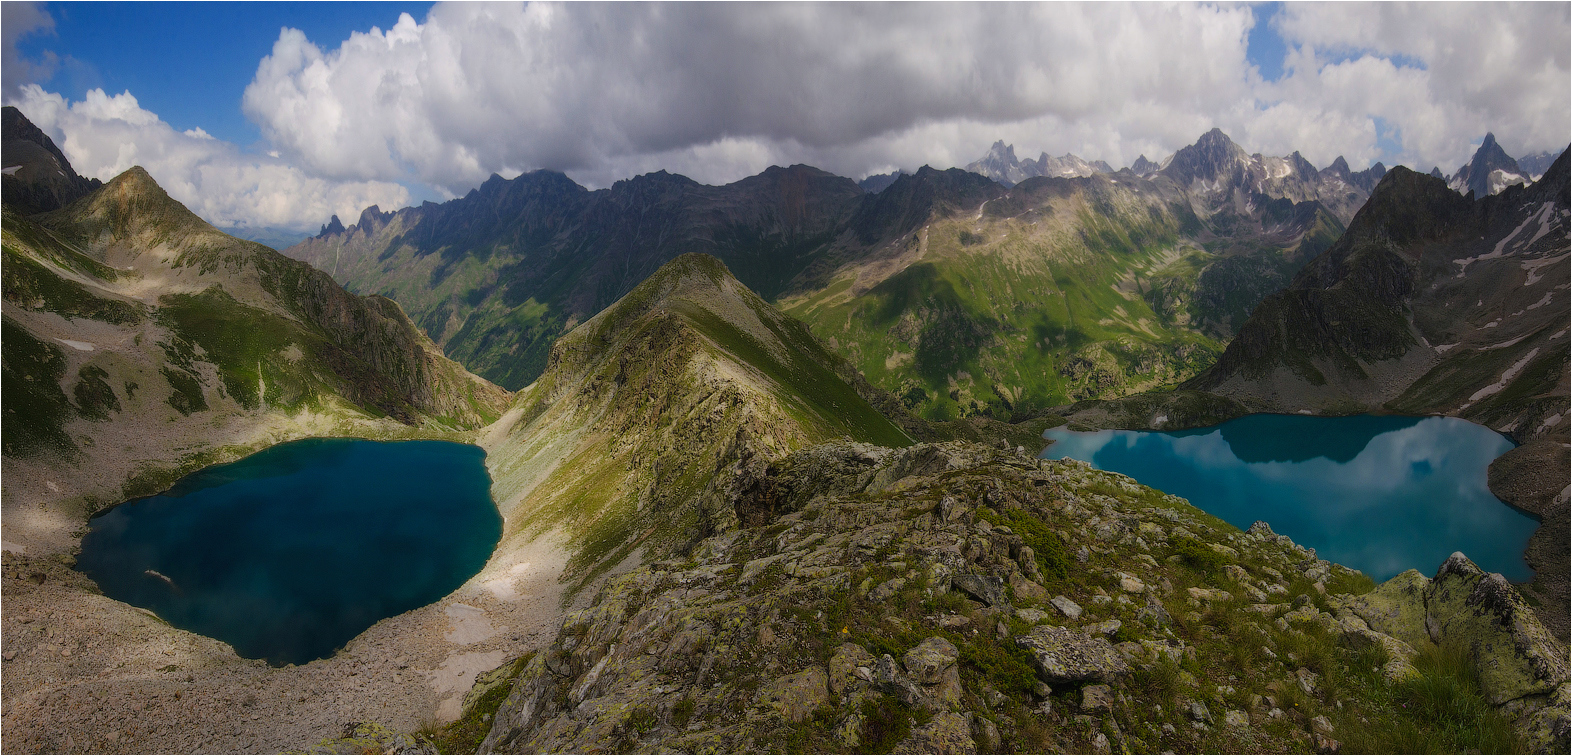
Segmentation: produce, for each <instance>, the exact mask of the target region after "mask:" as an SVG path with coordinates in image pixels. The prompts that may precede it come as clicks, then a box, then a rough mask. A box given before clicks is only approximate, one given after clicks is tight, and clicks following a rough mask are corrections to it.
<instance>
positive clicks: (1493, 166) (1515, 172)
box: [1448, 132, 1529, 199]
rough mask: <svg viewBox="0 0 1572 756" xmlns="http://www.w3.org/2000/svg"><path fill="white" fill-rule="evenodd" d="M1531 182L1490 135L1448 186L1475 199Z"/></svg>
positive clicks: (1494, 137)
mask: <svg viewBox="0 0 1572 756" xmlns="http://www.w3.org/2000/svg"><path fill="white" fill-rule="evenodd" d="M1528 182H1529V176H1528V172H1527V171H1524V170H1523V169H1522V168H1520V167H1518V164H1517V161H1516V160H1513V159H1512V156H1511V155H1508V154H1507V153H1506V150H1503V149H1501V145H1500V144H1498V143H1497V142H1496V135H1495V134H1494V133H1489V132H1487V133H1486V134H1485V139H1484V141H1482V142H1480V143H1479V149H1478V150H1475V151H1474V157H1473V158H1472V159H1471V160H1469V161H1468V164H1467V165H1464V166H1463V167H1462V168H1459V169H1457V173H1456V174H1454V175H1453V176H1452V180H1451V181H1450V182H1449V184H1448V185H1449V186H1451V187H1452V189H1453V190H1455V191H1456V192H1457V193H1459V194H1465V193H1467V192H1473V193H1474V197H1475V198H1476V199H1479V198H1484V197H1488V196H1490V195H1492V194H1497V193H1499V192H1501V190H1503V189H1505V188H1507V187H1508V186H1512V185H1513V184H1526V183H1528Z"/></svg>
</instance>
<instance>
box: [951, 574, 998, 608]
mask: <svg viewBox="0 0 1572 756" xmlns="http://www.w3.org/2000/svg"><path fill="white" fill-rule="evenodd" d="M950 585H951V586H953V587H954V588H955V589H956V590H958V591H961V592H962V593H965V594H966V595H968V596H971V597H972V598H974V599H977V600H978V601H981V602H983V603H984V604H987V605H988V606H1005V605H1006V603H1005V600H1004V580H1003V579H1001V578H996V577H990V576H988V575H956V576H954V577H952V578H950Z"/></svg>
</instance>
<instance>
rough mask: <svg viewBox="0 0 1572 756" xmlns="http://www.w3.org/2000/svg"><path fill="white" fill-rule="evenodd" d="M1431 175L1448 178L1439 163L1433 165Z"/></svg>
mask: <svg viewBox="0 0 1572 756" xmlns="http://www.w3.org/2000/svg"><path fill="white" fill-rule="evenodd" d="M1430 175H1432V176H1435V177H1436V178H1438V179H1441V180H1442V181H1445V180H1446V174H1445V173H1442V172H1441V166H1439V165H1437V166H1432V167H1431V168H1430Z"/></svg>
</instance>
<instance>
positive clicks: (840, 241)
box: [286, 132, 1365, 420]
mask: <svg viewBox="0 0 1572 756" xmlns="http://www.w3.org/2000/svg"><path fill="white" fill-rule="evenodd" d="M1031 162H1032V164H1033V165H1034V166H1038V167H1041V166H1042V165H1044V164H1045V163H1044V161H1031ZM1050 162H1051V161H1050ZM1171 162H1172V163H1173V165H1171V166H1170V167H1169V168H1168V169H1165V171H1164V172H1161V173H1160V174H1158V175H1154V176H1153V177H1152V178H1150V179H1142V178H1138V177H1135V176H1133V175H1131V174H1129V173H1127V172H1126V173H1108V172H1099V171H1098V170H1096V168H1095V166H1093V167H1092V168H1078V169H1077V170H1079V171H1083V172H1084V171H1090V174H1089V175H1086V176H1079V177H1074V178H1063V177H1043V176H1035V177H1029V178H1026V179H1025V180H1023V181H1022V182H1021V183H1020V184H1017V185H1015V186H1014V187H1010V188H1006V187H1004V186H1002V185H1001V184H999V183H998V182H995V181H993V180H991V179H988V178H986V177H983V176H981V175H978V174H975V173H971V172H968V171H963V170H959V169H950V170H947V171H938V170H934V169H931V168H926V167H925V168H923V169H921V170H919V171H917V172H916V173H914V174H904V173H902V174H897V175H894V176H893V177H892V176H888V175H886V176H882V177H871V178H870V180H865V185H866V186H867V188H866V189H865V188H864V187H862V186H858V184H856V183H854V182H852V181H851V180H849V179H845V178H841V177H838V176H834V175H831V174H829V173H825V172H823V171H820V170H817V169H814V168H811V167H808V166H792V167H790V168H771V169H769V170H766V171H765V172H764V173H761V174H760V175H758V176H753V177H750V178H747V179H743V180H742V181H738V182H736V183H733V184H728V185H725V186H718V187H717V186H705V185H702V184H698V183H697V182H694V181H691V180H689V179H687V178H684V177H682V176H676V175H672V174H668V173H665V172H660V173H655V174H649V175H645V176H639V177H637V178H633V179H629V180H626V181H621V182H617V184H615V185H613V186H612V187H610V188H607V189H602V190H597V191H589V190H586V189H584V188H583V187H580V186H578V185H577V184H575V183H573V182H572V181H570V180H569V179H568V178H567V177H566V176H563V175H562V174H560V173H553V172H549V171H537V172H534V173H528V174H524V175H521V176H519V177H518V178H515V179H512V180H504V179H502V178H500V177H493V178H492V179H491V180H489V181H487V182H486V183H485V184H484V185H482V186H481V187H479V188H478V189H476V190H474V191H472V192H471V193H470V194H469V195H467V196H465V197H463V198H460V199H456V200H453V201H451V202H447V203H442V204H435V203H426V204H425V205H422V206H421V207H418V208H405V209H403V210H399V211H397V212H384V211H382V210H380V209H379V208H368V209H367V210H366V211H365V212H363V213H362V214H361V216H360V218H359V219H357V220H356V222H355V223H354V224H352V225H349V226H344V225H343V224H342V223H341V222H339V221H338V220H337V219H334V220H333V221H332V222H330V223H329V224H326V225H325V226H324V227H323V229H322V230H321V233H319V234H318V235H317V236H316V237H314V238H312V239H308V240H306V241H304V242H302V243H300V244H298V245H296V246H295V247H292V248H290V249H289V250H286V254H289V255H291V256H293V257H296V258H297V259H301V260H305V261H307V262H310V263H311V264H313V265H315V266H317V267H319V268H321V269H322V270H325V271H328V272H329V273H331V274H333V275H334V276H335V278H337V279H338V280H339V281H341V282H343V283H344V284H345V285H346V286H348V287H349V288H351V289H352V290H355V291H359V292H363V293H380V294H384V295H387V296H389V297H392V298H393V299H395V300H396V301H398V302H399V303H400V304H401V305H403V306H404V307H405V308H406V310H407V311H408V312H410V314H411V317H413V318H414V319H415V320H416V321H417V322H418V323H420V325H421V327H422V328H424V329H426V331H427V333H428V334H430V335H431V336H432V338H433V339H435V340H436V341H437V342H438V343H440V344H442V346H443V348H444V350H445V352H446V353H447V354H448V355H449V356H451V357H453V358H454V359H456V360H459V361H460V362H462V363H464V364H465V365H468V366H470V367H471V368H472V369H474V370H476V371H477V372H479V373H480V374H481V375H483V376H486V377H488V378H490V379H492V380H494V381H497V382H498V383H500V384H502V385H504V386H506V387H510V388H517V387H522V386H524V385H526V384H528V383H529V382H530V381H533V380H534V379H535V378H536V377H537V376H539V375H540V373H541V371H542V370H543V369H544V368H545V366H546V362H547V356H548V353H549V347H550V344H551V343H552V341H553V340H555V338H556V337H557V336H558V335H559V334H561V333H563V332H564V331H565V330H567V329H569V328H571V327H572V326H573V325H575V324H577V323H579V322H582V321H583V320H585V319H587V318H589V317H591V316H592V315H594V314H595V313H596V312H599V311H600V310H601V309H602V308H604V307H605V306H607V305H608V304H610V303H611V302H612V301H615V299H616V298H617V297H618V296H621V295H622V294H625V293H626V292H628V291H630V290H631V289H632V288H633V287H634V286H636V285H637V284H638V282H639V281H642V280H643V279H644V278H645V277H647V276H649V275H650V274H651V273H653V272H654V270H655V269H657V268H658V267H659V266H660V265H661V264H663V263H664V262H666V261H668V260H670V259H673V258H674V257H676V256H677V255H678V254H681V253H683V252H690V251H698V252H705V253H708V254H711V255H713V256H715V257H717V258H718V259H720V260H721V261H722V262H723V263H724V264H725V265H726V266H727V267H728V268H729V269H730V270H731V271H732V272H733V273H735V274H736V276H737V277H738V279H739V280H741V281H742V282H743V283H744V284H745V285H747V286H748V287H750V288H751V289H753V290H755V291H757V292H759V293H760V294H761V295H762V296H764V297H765V298H766V299H767V300H772V301H775V302H777V303H778V304H779V305H780V306H781V307H782V308H783V309H786V310H787V311H788V312H789V313H790V314H792V315H795V316H796V317H799V318H801V319H803V320H804V321H805V322H807V323H808V324H809V325H810V327H812V328H813V329H814V332H815V333H816V334H817V335H819V337H820V338H824V339H826V340H827V341H829V342H830V343H832V344H836V345H837V348H838V349H839V350H840V351H841V352H842V353H843V354H845V355H846V356H847V357H848V358H849V359H851V360H852V362H853V364H854V365H855V366H856V367H857V368H858V369H859V370H861V371H862V372H864V373H865V374H867V375H868V377H869V380H871V381H873V382H874V383H875V384H876V385H878V386H880V387H881V388H884V389H886V390H888V391H890V392H893V393H896V394H898V395H900V396H902V397H903V398H904V399H905V400H906V401H907V402H908V403H909V406H911V407H912V408H913V410H914V411H917V412H918V413H919V414H922V415H923V416H925V417H927V418H929V419H933V420H944V419H949V418H957V417H965V416H970V415H976V414H982V415H992V416H995V417H1008V416H1014V415H1018V414H1020V413H1022V412H1027V411H1031V409H1032V408H1041V407H1046V406H1051V405H1053V404H1055V403H1058V402H1062V401H1064V400H1066V399H1069V398H1082V397H1087V396H1102V395H1118V394H1120V393H1124V392H1129V391H1135V390H1141V389H1143V388H1151V387H1154V386H1159V385H1164V384H1169V383H1173V382H1177V381H1180V380H1183V379H1185V378H1188V377H1190V376H1191V375H1193V374H1194V373H1195V372H1196V371H1198V370H1200V369H1202V368H1203V367H1205V366H1206V365H1207V364H1209V363H1210V361H1211V359H1212V358H1213V356H1214V355H1215V354H1217V353H1218V352H1219V351H1220V350H1221V348H1222V346H1223V341H1222V340H1223V339H1226V338H1227V336H1228V335H1229V334H1231V333H1232V330H1233V328H1234V327H1236V326H1237V324H1239V323H1242V322H1243V321H1244V319H1245V318H1246V317H1247V316H1248V314H1249V311H1250V308H1251V307H1252V306H1253V305H1254V304H1255V302H1257V301H1259V300H1260V298H1261V297H1264V296H1266V295H1267V294H1269V293H1271V292H1273V291H1276V290H1277V289H1278V288H1281V286H1283V285H1285V284H1286V283H1287V282H1288V280H1289V279H1290V278H1291V277H1292V275H1293V273H1294V272H1295V271H1297V270H1298V267H1299V266H1300V265H1302V264H1303V263H1304V262H1306V261H1308V260H1309V259H1310V258H1311V257H1313V256H1314V255H1315V254H1317V253H1319V252H1320V251H1321V250H1323V249H1325V248H1326V247H1327V246H1329V245H1330V244H1331V242H1332V241H1333V240H1334V239H1335V238H1336V237H1337V235H1338V234H1339V233H1341V231H1342V224H1343V223H1344V221H1345V220H1346V218H1347V217H1350V216H1351V215H1352V213H1353V211H1354V209H1356V208H1357V206H1358V203H1360V202H1362V201H1363V197H1364V196H1365V190H1364V189H1363V185H1362V184H1363V182H1361V181H1360V180H1359V179H1358V178H1356V177H1355V176H1353V175H1352V174H1347V172H1346V170H1343V171H1342V172H1339V171H1338V170H1337V169H1336V168H1335V167H1334V169H1329V171H1331V172H1330V173H1328V172H1315V171H1314V169H1313V168H1302V167H1301V168H1299V169H1298V171H1299V172H1297V173H1296V172H1294V171H1292V170H1290V171H1279V173H1281V174H1283V175H1276V174H1271V173H1270V170H1269V169H1268V168H1266V167H1262V166H1263V165H1265V164H1261V165H1257V163H1252V162H1251V158H1250V157H1249V156H1246V155H1244V154H1243V151H1242V150H1240V149H1239V148H1238V147H1237V146H1235V145H1233V143H1232V142H1230V141H1229V140H1228V139H1227V137H1226V136H1224V135H1222V133H1221V132H1214V133H1212V134H1208V135H1206V136H1205V137H1203V138H1202V140H1201V141H1200V142H1198V144H1197V145H1196V146H1194V147H1193V148H1187V149H1186V150H1184V151H1181V153H1179V154H1177V155H1176V156H1175V158H1174V159H1173V161H1171ZM1257 162H1259V161H1257ZM1086 165H1092V164H1086ZM1271 165H1272V166H1276V165H1277V164H1276V163H1272V164H1271ZM1344 169H1346V166H1344ZM1323 174H1325V175H1323ZM874 178H877V181H874V180H872V179H874ZM886 181H887V182H888V183H887V185H883V186H882V188H881V186H880V185H881V184H884V182H886ZM870 189H880V190H879V191H878V192H877V193H874V192H872V191H869V190H870ZM1026 292H1031V294H1030V295H1028V294H1026Z"/></svg>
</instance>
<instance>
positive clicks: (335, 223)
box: [316, 215, 344, 239]
mask: <svg viewBox="0 0 1572 756" xmlns="http://www.w3.org/2000/svg"><path fill="white" fill-rule="evenodd" d="M341 233H344V222H343V221H341V220H339V219H338V216H337V215H335V216H333V218H332V220H329V221H328V222H327V223H324V224H322V232H321V233H319V234H317V236H316V238H318V239H321V238H323V237H325V236H328V235H330V234H341Z"/></svg>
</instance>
